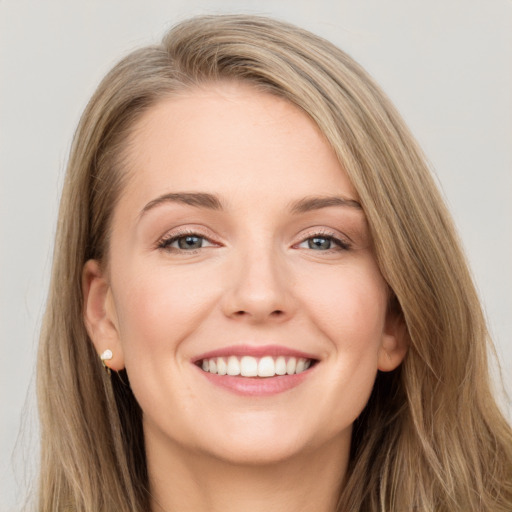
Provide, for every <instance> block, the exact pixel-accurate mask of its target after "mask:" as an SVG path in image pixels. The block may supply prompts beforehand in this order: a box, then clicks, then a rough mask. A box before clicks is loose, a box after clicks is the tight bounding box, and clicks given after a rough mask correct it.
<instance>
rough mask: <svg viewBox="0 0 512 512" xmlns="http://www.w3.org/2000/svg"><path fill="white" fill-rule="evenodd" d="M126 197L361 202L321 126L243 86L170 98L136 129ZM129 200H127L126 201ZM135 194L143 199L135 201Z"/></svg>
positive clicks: (284, 102) (271, 97) (220, 86)
mask: <svg viewBox="0 0 512 512" xmlns="http://www.w3.org/2000/svg"><path fill="white" fill-rule="evenodd" d="M127 157H128V158H127V159H126V160H125V161H127V163H128V171H127V172H128V173H129V180H128V186H127V190H125V192H124V194H129V195H131V196H133V198H134V200H137V201H138V202H140V203H143V202H144V201H146V202H147V201H150V200H151V199H152V198H154V196H155V195H157V194H162V193H167V192H176V191H178V192H181V191H195V190H200V191H208V192H211V193H215V194H218V195H220V196H226V195H227V196H229V197H228V199H230V200H231V199H232V200H234V199H235V196H237V194H238V195H239V196H240V197H244V196H245V195H247V193H248V192H250V194H251V196H252V197H261V198H263V197H265V198H266V199H268V198H269V196H276V197H279V198H280V199H281V200H283V199H286V198H288V199H289V200H294V199H296V198H297V197H296V196H300V195H303V196H305V195H311V194H316V195H333V194H339V195H343V196H350V197H351V198H354V199H355V198H357V194H356V192H355V190H354V189H353V187H352V185H351V183H350V181H349V179H348V177H347V175H346V173H345V172H344V170H343V168H342V166H341V165H340V163H339V162H338V160H337V158H336V155H335V153H334V151H333V150H332V148H331V147H330V145H329V144H328V142H327V141H326V139H325V137H324V136H323V134H322V133H321V132H320V130H319V129H318V127H317V126H316V124H315V123H314V122H313V121H312V120H311V119H310V118H309V116H307V114H305V113H304V112H303V111H302V110H300V109H299V108H298V107H296V106H295V105H293V104H292V103H290V102H289V101H287V100H285V99H283V98H280V97H277V96H275V95H272V94H269V93H265V92H261V91H258V90H256V89H255V88H253V87H251V86H250V85H245V84H240V83H236V82H229V83H219V84H214V85H209V86H208V87H203V88H198V89H194V90H191V91H186V92H182V93H180V94H179V95H175V96H172V97H169V98H166V99H164V100H162V101H160V102H159V103H157V104H156V105H154V106H153V107H152V108H150V109H149V110H148V111H147V112H146V113H145V114H144V115H143V117H142V118H141V119H140V120H139V121H138V122H137V123H136V125H135V127H134V130H133V132H132V136H131V140H130V144H129V150H128V154H127ZM124 194H123V195H124ZM135 196H136V197H135Z"/></svg>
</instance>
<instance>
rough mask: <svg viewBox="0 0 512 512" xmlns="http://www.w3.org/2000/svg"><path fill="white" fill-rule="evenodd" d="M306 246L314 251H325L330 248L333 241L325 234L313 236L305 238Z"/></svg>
mask: <svg viewBox="0 0 512 512" xmlns="http://www.w3.org/2000/svg"><path fill="white" fill-rule="evenodd" d="M307 243H308V248H309V249H313V250H315V251H327V250H329V249H331V248H332V244H333V241H332V239H331V238H327V237H325V236H315V237H313V238H308V239H307Z"/></svg>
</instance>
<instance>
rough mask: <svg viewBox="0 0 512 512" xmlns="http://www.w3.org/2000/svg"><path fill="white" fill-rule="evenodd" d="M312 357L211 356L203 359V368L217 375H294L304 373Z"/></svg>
mask: <svg viewBox="0 0 512 512" xmlns="http://www.w3.org/2000/svg"><path fill="white" fill-rule="evenodd" d="M311 363H312V360H311V359H304V358H302V357H300V358H295V357H290V358H289V359H288V360H287V359H286V358H285V357H284V356H278V357H277V358H274V357H272V356H264V357H262V358H256V357H252V356H243V357H241V358H238V357H236V356H230V357H229V358H227V362H226V358H224V357H211V358H210V359H203V360H202V361H201V368H202V369H203V370H204V371H205V372H209V373H214V374H216V375H231V376H236V375H241V376H242V377H275V376H276V375H287V374H288V375H294V374H296V373H302V372H304V371H306V370H307V369H308V368H309V367H310V366H311Z"/></svg>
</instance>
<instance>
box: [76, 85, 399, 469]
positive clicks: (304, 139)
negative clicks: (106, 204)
mask: <svg viewBox="0 0 512 512" xmlns="http://www.w3.org/2000/svg"><path fill="white" fill-rule="evenodd" d="M128 162H129V165H128V167H129V168H128V169H127V171H126V172H128V181H127V185H126V187H125V188H124V190H123V192H122V194H121V197H120V200H119V202H118V204H117V206H116V209H115V212H114V216H113V220H112V236H111V246H110V253H109V265H108V268H109V270H108V274H102V273H101V271H100V269H99V266H98V265H97V264H96V263H95V262H89V263H88V264H87V265H86V268H85V272H84V282H85V284H86V286H85V288H86V305H87V307H86V323H87V326H88V329H89V332H90V334H91V337H92V339H93V342H94V343H95V345H96V349H97V351H98V353H101V352H103V351H104V350H105V349H107V348H109V349H111V350H112V351H113V353H114V357H113V359H112V360H111V362H110V365H111V367H112V368H114V369H121V368H123V367H125V368H126V370H127V372H128V375H129V379H130V383H131V386H132V389H133V392H134V394H135V396H136V398H137V401H138V402H139V404H140V406H141V408H142V410H143V424H144V431H145V436H146V443H147V446H148V449H149V450H153V451H154V452H156V451H163V450H165V449H166V448H171V447H174V448H176V447H178V448H179V449H185V450H189V451H190V452H191V453H192V451H193V452H195V453H203V454H209V455H213V456H215V457H217V458H222V459H224V460H229V461H238V462H247V461H252V462H258V461H259V462H270V461H277V460H283V459H285V458H287V457H291V456H293V455H295V454H298V453H301V452H302V453H304V452H306V451H309V450H314V449H318V448H319V447H321V446H324V447H325V446H330V447H331V448H332V449H337V448H340V449H344V447H345V448H347V449H348V446H349V443H350V434H351V426H352V423H353V421H354V420H355V419H356V417H357V416H358V415H359V414H360V412H361V411H362V409H363V408H364V406H365V404H366V402H367V400H368V398H369V395H370V392H371V390H372V386H373V383H374V380H375V376H376V373H377V370H378V369H381V370H384V371H386V370H392V369H394V368H395V367H396V366H398V364H399V363H400V362H401V360H402V357H403V355H404V352H405V348H404V346H403V342H402V340H401V338H400V336H399V333H400V332H401V328H400V325H399V321H397V320H396V319H395V318H393V317H391V316H390V315H388V313H387V304H388V289H387V286H386V283H385V282H384V280H383V278H382V276H381V274H380V272H379V269H378V267H377V264H376V262H375V258H374V255H373V253H372V249H371V239H370V235H369V232H368V227H367V224H366V221H365V216H364V213H363V210H362V209H361V207H360V205H359V203H358V202H357V200H358V198H357V194H356V192H355V190H354V189H353V187H352V185H351V183H350V181H349V180H348V178H347V175H346V173H345V172H344V170H343V168H342V167H341V166H340V164H339V163H338V161H337V159H336V157H335V154H334V152H333V151H332V150H331V148H330V146H329V145H328V144H327V142H326V140H325V139H324V137H323V136H322V135H321V134H320V132H319V130H318V129H317V127H316V126H315V124H314V123H313V122H312V121H311V120H310V119H309V118H308V116H307V115H306V114H304V113H303V112H302V111H301V110H299V109H298V108H297V107H295V106H293V105H292V104H290V103H288V102H287V101H285V100H283V99H280V98H277V97H275V96H272V95H269V94H266V93H262V92H257V91H255V90H254V89H252V88H250V87H249V86H247V85H240V84H234V83H230V84H217V85H213V86H210V87H208V88H205V89H200V90H194V91H191V92H188V93H186V94H182V95H180V96H177V97H173V98H171V99H168V100H165V101H162V102H161V103H159V104H158V105H156V106H155V107H153V108H152V109H151V110H149V111H148V112H147V113H146V114H145V115H144V117H143V118H142V119H141V120H140V121H139V122H138V124H137V125H136V128H135V131H134V134H133V137H132V139H131V142H130V145H129V153H128ZM203 367H204V369H203ZM206 370H208V371H206ZM240 372H241V373H242V374H243V375H236V374H238V373H240ZM283 372H284V375H283Z"/></svg>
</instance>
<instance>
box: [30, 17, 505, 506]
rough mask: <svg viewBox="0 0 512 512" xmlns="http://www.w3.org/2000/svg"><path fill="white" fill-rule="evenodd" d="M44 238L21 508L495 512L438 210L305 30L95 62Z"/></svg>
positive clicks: (483, 418) (485, 409) (452, 262)
mask: <svg viewBox="0 0 512 512" xmlns="http://www.w3.org/2000/svg"><path fill="white" fill-rule="evenodd" d="M56 247H57V250H56V254H55V263H54V271H53V278H52V286H51V293H50V298H49V302H48V304H49V305H48V310H47V312H46V317H45V323H44V328H43V334H42V338H41V348H40V356H39V372H38V386H39V400H40V415H41V424H42V447H43V448H42V463H41V481H40V497H39V510H42V511H46V510H47V511H55V510H77V511H78V510H84V511H100V510H105V511H107V510H108V511H112V510H116V511H134V510H137V511H142V510H151V511H153V512H155V511H167V512H171V511H175V510H180V511H181V510H220V509H222V510H223V511H226V510H231V509H233V510H234V509H236V510H246V511H250V510H304V511H306V510H315V511H335V510H336V511H363V510H364V511H384V510H386V511H399V510H407V511H408V510H421V511H434V510H435V511H451V512H453V511H461V512H462V511H464V512H468V511H477V510H478V511H482V510H483V511H491V510H492V511H499V510H502V511H505V510H510V509H511V507H512V483H511V482H512V443H511V440H512V436H511V431H510V427H509V426H508V425H507V423H506V421H505V420H504V418H503V417H502V415H501V413H500V412H499V410H498V408H497V406H496V404H495V400H494V398H493V396H492V393H491V390H490V384H489V376H488V369H487V347H488V341H487V338H488V336H487V331H486V327H485V322H484V319H483V316H482V312H481V309H480V305H479V303H478V299H477V296H476V293H475V290H474V286H473V284H472V282H471V278H470V276H469V273H468V270H467V266H466V264H465V261H464V257H463V255H462V253H461V250H460V248H459V244H458V241H457V239H456V235H455V232H454V229H453V226H452V224H451V221H450V218H449V215H448V213H447V211H446V209H445V207H444V205H443V203H442V200H441V199H440V196H439V194H438V192H437V190H436V188H435V186H434V184H433V181H432V179H431V177H430V175H429V173H428V170H427V168H426V165H425V163H424V160H423V157H422V155H421V153H420V151H419V149H418V147H417V146H416V144H415V142H414V140H413V138H412V137H411V135H410V134H409V132H408V131H407V129H406V128H405V126H404V124H403V122H402V121H401V119H400V117H399V116H398V114H397V113H396V111H395V110H394V109H393V107H392V106H391V105H390V103H389V101H388V100H387V99H386V98H385V96H384V95H383V94H382V92H381V91H380V90H379V89H378V88H377V87H376V86H375V84H373V82H372V81H371V80H370V79H369V77H368V76H367V75H366V74H365V72H364V71H363V70H362V69H361V68H360V67H359V66H358V65H357V64H356V63H354V62H353V61H352V60H351V59H350V58H349V57H347V56H346V55H345V54H344V53H343V52H341V51H340V50H338V49H337V48H335V47H333V46H332V45H331V44H329V43H328V42H326V41H324V40H322V39H320V38H318V37H316V36H313V35H311V34H309V33H307V32H305V31H302V30H300V29H298V28H296V27H293V26H290V25H287V24H283V23H279V22H276V21H272V20H268V19H265V18H258V17H251V16H221V17H201V18H196V19H192V20H190V21H187V22H184V23H182V24H180V25H178V26H177V27H175V28H174V29H173V30H171V31H170V32H169V34H168V35H167V36H166V37H165V38H164V40H163V42H162V44H160V45H158V46H154V47H148V48H145V49H142V50H140V51H137V52H134V53H133V54H131V55H130V56H128V57H127V58H125V59H124V60H123V61H121V62H120V63H119V64H118V65H117V66H116V67H115V68H114V69H113V70H112V71H111V72H110V73H109V74H108V75H107V77H106V78H105V79H104V81H103V82H102V83H101V85H100V86H99V88H98V90H97V91H96V93H95V95H94V96H93V98H92V100H91V102H90V103H89V105H88V107H87V109H86V111H85V113H84V115H83V117H82V120H81V122H80V125H79V128H78V131H77V134H76V137H75V142H74V145H73V148H72V154H71V158H70V162H69V168H68V174H67V180H66V184H65V187H64V192H63V197H62V204H61V211H60V220H59V230H58V236H57V244H56ZM103 367H104V368H103ZM104 369H106V370H107V371H104Z"/></svg>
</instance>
